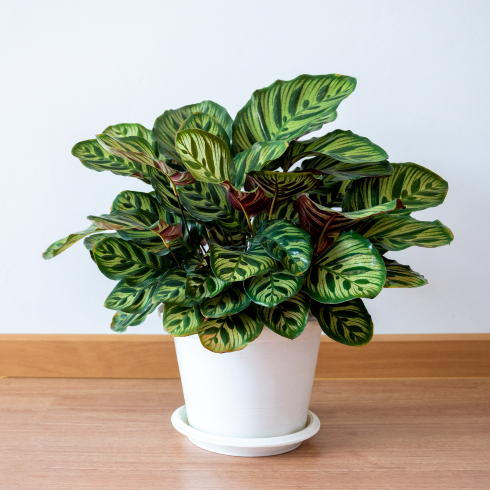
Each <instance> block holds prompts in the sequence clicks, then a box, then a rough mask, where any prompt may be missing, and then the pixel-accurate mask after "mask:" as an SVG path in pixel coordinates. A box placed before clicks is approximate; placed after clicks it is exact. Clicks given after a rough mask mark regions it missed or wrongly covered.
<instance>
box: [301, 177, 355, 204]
mask: <svg viewBox="0 0 490 490" xmlns="http://www.w3.org/2000/svg"><path fill="white" fill-rule="evenodd" d="M351 182H352V181H351V180H342V181H337V182H333V183H329V181H328V180H326V179H325V178H324V179H323V186H322V187H317V188H316V189H315V190H314V191H313V192H312V193H311V194H310V195H309V197H310V199H311V200H312V201H314V202H316V203H317V204H320V205H322V206H326V207H328V208H334V207H335V208H341V207H342V200H343V199H344V195H345V191H346V190H347V187H349V185H350V183H351Z"/></svg>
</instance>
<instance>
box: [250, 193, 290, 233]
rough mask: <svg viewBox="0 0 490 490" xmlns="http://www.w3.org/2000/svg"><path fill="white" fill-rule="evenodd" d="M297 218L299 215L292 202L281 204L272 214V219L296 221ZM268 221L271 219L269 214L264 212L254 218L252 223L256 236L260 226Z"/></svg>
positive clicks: (275, 207)
mask: <svg viewBox="0 0 490 490" xmlns="http://www.w3.org/2000/svg"><path fill="white" fill-rule="evenodd" d="M297 217H298V213H297V211H296V209H295V207H294V201H293V200H291V201H288V202H285V203H283V204H281V205H280V206H274V211H273V212H272V216H271V219H273V220H275V219H288V220H295V219H296V218H297ZM266 219H269V213H268V212H266V211H262V212H261V213H259V214H258V215H257V216H256V217H255V218H254V220H253V223H252V231H253V233H254V235H257V229H258V227H259V224H260V223H262V221H264V220H266Z"/></svg>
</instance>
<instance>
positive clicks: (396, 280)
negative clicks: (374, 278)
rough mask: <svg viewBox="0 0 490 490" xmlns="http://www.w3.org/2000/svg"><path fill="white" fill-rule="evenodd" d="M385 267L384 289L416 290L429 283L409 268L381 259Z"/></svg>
mask: <svg viewBox="0 0 490 490" xmlns="http://www.w3.org/2000/svg"><path fill="white" fill-rule="evenodd" d="M383 261H384V263H385V267H386V282H385V284H384V286H383V287H385V288H418V287H420V286H425V285H426V284H429V281H427V279H426V278H425V277H424V276H423V275H422V274H419V273H418V272H415V271H413V270H412V269H411V268H410V266H408V265H403V264H399V263H398V262H397V261H396V260H390V259H387V258H386V257H383Z"/></svg>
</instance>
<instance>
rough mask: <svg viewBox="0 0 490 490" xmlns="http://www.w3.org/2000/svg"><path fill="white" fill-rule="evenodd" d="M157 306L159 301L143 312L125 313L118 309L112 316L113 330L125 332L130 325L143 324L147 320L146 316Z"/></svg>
mask: <svg viewBox="0 0 490 490" xmlns="http://www.w3.org/2000/svg"><path fill="white" fill-rule="evenodd" d="M157 306H158V303H155V304H153V305H151V306H150V307H149V308H148V309H147V310H146V311H144V312H142V313H124V312H123V311H118V312H117V313H116V314H115V315H114V316H113V317H112V323H111V330H112V331H113V332H117V333H122V332H125V331H126V330H127V328H128V327H135V326H136V325H141V324H142V323H143V322H144V321H145V320H146V317H147V316H148V315H149V314H150V313H153V311H155V309H156V307H157Z"/></svg>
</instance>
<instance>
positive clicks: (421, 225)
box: [356, 214, 454, 251]
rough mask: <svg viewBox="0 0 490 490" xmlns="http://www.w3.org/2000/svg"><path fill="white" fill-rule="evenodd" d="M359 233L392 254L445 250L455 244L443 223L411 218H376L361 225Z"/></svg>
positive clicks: (387, 216) (384, 215)
mask: <svg viewBox="0 0 490 490" xmlns="http://www.w3.org/2000/svg"><path fill="white" fill-rule="evenodd" d="M356 231H357V232H358V233H359V234H361V235H362V236H363V237H364V238H368V239H369V240H370V241H371V242H373V243H374V244H375V245H376V246H380V247H383V248H385V249H386V250H391V251H399V250H405V249H406V248H408V247H427V248H434V247H442V246H444V245H449V244H450V243H451V242H452V241H453V240H454V235H453V233H452V231H451V230H450V229H449V228H448V227H447V226H444V225H443V224H442V223H441V222H440V221H438V220H436V221H418V220H416V219H414V218H412V217H411V216H393V215H387V214H383V215H380V216H374V217H373V218H370V219H369V220H367V221H365V222H363V223H360V224H359V225H358V226H357V227H356Z"/></svg>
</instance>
